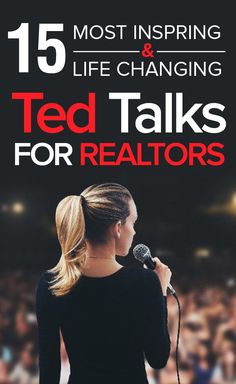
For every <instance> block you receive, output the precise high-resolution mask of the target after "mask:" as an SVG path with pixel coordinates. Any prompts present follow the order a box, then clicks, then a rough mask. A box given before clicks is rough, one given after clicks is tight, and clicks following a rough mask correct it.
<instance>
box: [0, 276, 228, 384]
mask: <svg viewBox="0 0 236 384" xmlns="http://www.w3.org/2000/svg"><path fill="white" fill-rule="evenodd" d="M30 276H31V277H30V278H29V274H28V273H27V272H25V273H24V272H23V271H16V272H13V273H4V274H1V276H0V384H38V381H39V378H38V355H37V323H36V316H35V288H36V283H37V280H38V275H36V274H35V275H34V274H32V273H31V274H30ZM178 286H179V287H181V281H179V285H178ZM175 287H176V285H175ZM177 293H178V297H179V300H180V303H181V310H182V319H181V333H180V343H179V370H180V379H181V383H182V384H229V383H231V384H236V292H233V291H230V290H229V288H227V287H224V286H220V285H219V286H217V285H214V286H211V284H210V277H209V286H202V287H197V289H196V288H192V289H191V288H190V287H189V290H188V292H181V290H180V289H179V290H177ZM168 315H169V316H168V319H169V320H168V322H169V330H170V337H171V354H170V357H169V360H168V363H167V365H166V367H165V368H163V369H162V370H153V369H152V368H151V367H150V366H149V365H148V363H147V362H146V371H147V375H148V380H149V384H155V383H157V384H176V383H177V376H176V362H175V352H176V351H175V347H176V337H177V327H178V322H177V319H178V308H177V305H176V302H175V299H174V298H173V297H172V296H168ZM61 362H62V364H61V367H62V369H61V380H60V384H66V383H67V382H68V376H69V373H70V366H69V362H68V358H67V354H66V350H65V346H64V342H63V338H62V337H61ZM111 384H112V383H111ZM131 384H133V383H131Z"/></svg>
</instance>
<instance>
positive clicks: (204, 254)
mask: <svg viewBox="0 0 236 384" xmlns="http://www.w3.org/2000/svg"><path fill="white" fill-rule="evenodd" d="M194 255H195V257H197V258H198V259H206V258H208V257H210V256H211V251H210V249H208V248H197V249H195V251H194Z"/></svg>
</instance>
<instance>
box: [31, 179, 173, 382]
mask: <svg viewBox="0 0 236 384" xmlns="http://www.w3.org/2000/svg"><path fill="white" fill-rule="evenodd" d="M136 220H137V209H136V206H135V203H134V200H133V198H132V195H131V194H130V192H129V191H128V190H127V189H126V188H125V187H123V186H122V185H120V184H116V183H104V184H98V185H92V186H90V187H88V188H86V189H85V190H84V191H83V193H82V194H81V195H79V196H67V197H65V198H64V199H63V200H61V201H60V202H59V204H58V206H57V209H56V228H57V235H58V239H59V242H60V245H61V249H62V255H61V258H60V260H59V262H58V264H57V265H56V266H55V267H54V268H52V269H51V270H49V271H46V272H44V273H43V274H42V275H41V277H40V280H39V282H38V286H37V292H36V313H37V320H38V336H39V368H40V384H58V383H59V379H60V330H61V333H62V335H63V339H64V343H65V347H66V351H67V354H68V357H69V362H70V378H69V382H68V383H69V384H90V383H93V384H100V383H101V384H133V383H134V384H144V383H148V381H147V377H146V372H145V364H144V355H143V354H144V353H145V357H146V359H147V361H148V363H149V364H150V365H151V367H153V368H156V369H157V368H162V367H164V366H165V365H166V362H167V359H168V356H169V352H170V339H169V333H168V328H167V304H166V292H167V286H168V283H169V281H170V277H171V271H170V270H169V268H168V267H167V266H166V265H164V264H162V263H161V262H160V261H159V260H158V259H157V258H155V260H156V264H157V266H156V269H155V270H154V271H152V270H148V269H144V268H125V267H123V266H121V265H120V264H119V263H117V261H116V255H118V256H126V255H127V254H128V252H129V249H130V247H131V244H132V241H133V237H134V235H135V230H134V223H135V221H136Z"/></svg>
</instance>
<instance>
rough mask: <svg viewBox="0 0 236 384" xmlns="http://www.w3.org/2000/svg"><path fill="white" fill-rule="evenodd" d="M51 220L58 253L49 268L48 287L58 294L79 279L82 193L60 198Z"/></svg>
mask: <svg viewBox="0 0 236 384" xmlns="http://www.w3.org/2000/svg"><path fill="white" fill-rule="evenodd" d="M55 220H56V229H57V236H58V240H59V243H60V245H61V250H62V255H61V258H60V260H59V262H58V263H57V264H56V266H55V267H54V268H52V269H50V270H49V272H53V273H55V274H56V278H54V280H53V281H52V283H53V284H52V285H51V287H50V289H51V290H52V292H53V294H55V295H56V296H62V295H64V294H66V293H67V292H69V291H70V289H71V287H72V286H73V285H74V284H75V283H76V281H77V280H78V279H79V278H80V275H81V273H80V270H79V267H80V266H83V265H84V264H85V261H86V242H85V219H84V213H83V196H76V195H72V196H67V197H65V198H64V199H63V200H61V201H60V203H59V204H58V206H57V209H56V215H55Z"/></svg>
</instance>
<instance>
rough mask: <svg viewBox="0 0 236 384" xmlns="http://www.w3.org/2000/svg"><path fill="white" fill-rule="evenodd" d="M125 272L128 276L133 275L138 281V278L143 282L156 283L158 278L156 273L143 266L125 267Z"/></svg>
mask: <svg viewBox="0 0 236 384" xmlns="http://www.w3.org/2000/svg"><path fill="white" fill-rule="evenodd" d="M125 269H126V273H127V274H128V275H129V277H130V276H133V278H134V279H137V280H138V281H139V282H140V280H141V281H142V282H143V283H144V284H148V283H149V285H150V284H154V285H156V284H158V282H159V279H158V276H157V274H156V273H155V272H154V271H152V270H151V269H148V268H143V267H126V268H125Z"/></svg>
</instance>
